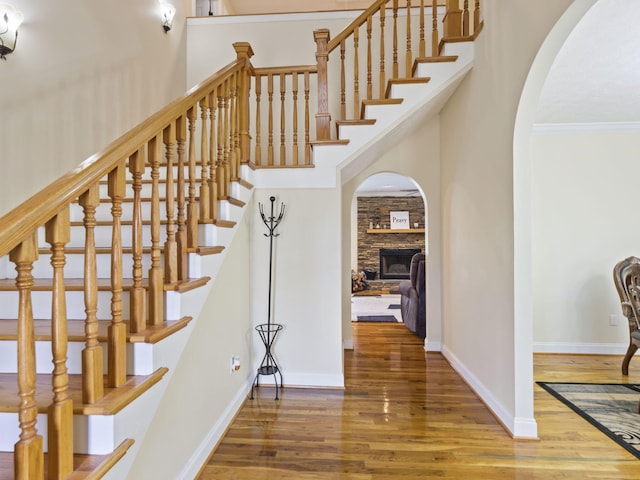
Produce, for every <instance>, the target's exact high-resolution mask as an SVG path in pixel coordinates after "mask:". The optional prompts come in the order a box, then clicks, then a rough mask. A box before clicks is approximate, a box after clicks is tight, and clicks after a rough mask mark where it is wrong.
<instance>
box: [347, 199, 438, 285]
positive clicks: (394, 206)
mask: <svg viewBox="0 0 640 480" xmlns="http://www.w3.org/2000/svg"><path fill="white" fill-rule="evenodd" d="M357 201H358V270H359V271H362V270H375V271H376V272H378V274H377V275H376V279H379V272H380V249H381V248H419V249H421V250H422V252H424V251H425V244H424V242H425V238H426V235H425V233H367V229H368V228H369V222H373V227H374V228H375V227H376V222H377V221H378V220H379V221H380V228H382V227H383V225H385V224H386V226H387V228H389V212H397V211H400V212H404V211H407V212H409V222H410V224H411V228H413V224H414V222H418V224H419V225H418V228H426V227H425V219H424V202H423V200H422V197H420V196H417V197H358V199H357Z"/></svg>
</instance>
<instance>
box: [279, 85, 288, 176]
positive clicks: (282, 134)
mask: <svg viewBox="0 0 640 480" xmlns="http://www.w3.org/2000/svg"><path fill="white" fill-rule="evenodd" d="M286 86H287V81H286V77H285V75H284V73H281V74H280V162H279V163H280V165H281V166H282V165H286V163H287V151H286V147H285V143H284V139H285V130H284V129H285V121H284V119H285V106H284V99H285V93H286Z"/></svg>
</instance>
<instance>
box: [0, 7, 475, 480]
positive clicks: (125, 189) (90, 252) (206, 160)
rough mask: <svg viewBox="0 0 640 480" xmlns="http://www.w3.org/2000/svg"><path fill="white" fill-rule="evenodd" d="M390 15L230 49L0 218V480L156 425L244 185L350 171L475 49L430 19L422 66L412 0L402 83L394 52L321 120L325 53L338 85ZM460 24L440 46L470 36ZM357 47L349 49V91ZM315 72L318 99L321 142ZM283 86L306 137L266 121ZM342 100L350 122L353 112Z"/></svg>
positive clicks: (100, 455) (456, 76)
mask: <svg viewBox="0 0 640 480" xmlns="http://www.w3.org/2000/svg"><path fill="white" fill-rule="evenodd" d="M436 3H437V2H434V7H435V4H436ZM455 3H456V4H457V3H458V2H457V1H456V2H455ZM467 3H468V2H465V10H466V4H467ZM387 4H390V5H392V7H386V5H387ZM476 4H477V9H476V11H477V12H478V13H479V2H476ZM385 8H391V9H392V11H393V13H394V15H393V18H394V22H395V18H396V17H397V14H398V11H399V8H400V7H399V6H398V2H397V0H396V1H393V2H389V1H387V0H378V1H376V2H375V3H374V4H373V5H372V7H371V8H369V9H367V10H366V11H365V12H363V14H362V15H361V16H360V17H359V18H358V19H357V20H356V21H354V22H353V23H352V24H351V25H350V26H349V27H347V29H345V31H344V32H342V33H341V34H339V35H338V36H336V37H335V38H334V40H333V41H331V42H329V41H328V34H327V35H326V36H324V33H322V32H321V34H320V35H316V39H317V40H318V55H317V56H316V58H317V64H316V65H311V66H296V67H276V68H273V69H269V68H263V69H255V68H253V66H252V65H251V62H250V58H251V57H252V55H253V51H252V49H251V46H250V45H248V44H246V43H236V44H234V48H235V49H236V53H237V58H236V60H235V61H233V62H231V63H230V64H229V65H227V66H226V67H225V68H223V69H222V70H221V71H219V72H217V73H216V74H214V75H213V76H211V77H210V78H209V79H207V80H206V81H204V82H202V83H201V84H200V85H198V86H196V87H194V88H193V89H191V90H190V91H189V92H187V94H185V96H184V97H183V98H181V99H178V100H176V101H175V102H173V103H171V104H169V105H167V106H166V107H165V108H163V109H162V110H161V111H160V112H158V113H156V114H155V115H153V116H152V117H150V118H149V119H147V120H146V121H145V122H143V123H142V124H140V125H139V126H137V127H136V128H134V129H133V130H131V131H130V132H127V133H126V134H125V135H123V136H122V137H121V138H120V139H118V140H116V141H115V142H114V143H113V144H111V145H110V146H109V147H107V149H105V151H103V152H100V153H98V154H96V155H94V156H93V157H91V158H90V159H88V160H87V161H85V162H84V163H83V164H82V165H81V166H80V167H79V168H78V169H76V170H74V171H72V172H69V174H68V175H66V176H64V177H62V178H60V179H58V180H57V181H56V182H54V183H52V184H51V185H50V186H49V187H47V188H45V189H44V190H43V191H41V192H40V193H38V194H36V195H35V196H34V197H32V198H31V199H29V200H28V201H27V202H25V203H24V204H23V205H21V206H20V207H18V208H17V209H15V210H14V211H12V212H10V213H9V214H7V215H6V216H5V217H3V218H2V220H1V221H0V225H3V228H2V229H0V303H2V305H3V306H4V308H3V309H1V310H0V430H1V431H2V432H3V435H2V439H0V440H1V441H0V451H3V452H5V453H0V480H3V479H5V478H7V479H8V478H17V479H39V478H48V479H62V478H102V477H103V476H104V475H106V474H107V472H108V471H109V470H110V469H111V468H113V466H114V465H116V464H117V462H118V461H120V460H121V459H122V458H123V457H124V456H125V455H126V453H127V451H130V449H131V447H132V445H134V442H135V441H136V440H137V439H136V436H135V432H134V430H135V429H133V428H130V427H131V425H128V423H130V419H131V418H132V416H137V417H136V418H139V419H140V423H141V424H142V425H144V424H145V422H152V421H153V416H154V408H153V405H154V404H157V398H158V397H159V396H161V395H162V391H163V390H162V388H163V381H164V380H165V378H166V377H167V376H168V373H169V371H170V369H171V368H172V367H173V364H175V363H176V362H177V359H178V358H179V357H180V354H181V351H180V348H179V347H177V346H176V347H175V348H174V347H173V346H172V342H176V345H178V343H179V340H177V337H179V336H180V334H181V333H182V334H184V332H185V331H187V330H188V327H189V325H190V323H191V322H192V321H193V319H194V316H195V315H198V314H199V312H198V311H195V312H191V311H190V310H189V308H185V305H186V304H188V300H185V299H188V296H189V293H190V292H193V291H196V290H198V289H206V288H210V286H211V285H210V284H211V279H212V275H215V273H216V272H212V271H203V268H202V266H201V260H202V259H203V258H205V257H211V256H223V255H224V253H225V248H226V247H228V246H229V245H230V243H231V242H232V239H233V235H234V231H235V228H236V226H237V223H238V221H239V220H240V219H241V218H242V216H243V215H245V210H246V209H245V207H246V205H247V202H248V201H249V200H250V198H251V195H252V189H253V186H254V184H256V183H257V184H258V185H259V186H268V185H270V182H271V181H273V179H277V178H278V176H279V175H285V176H286V175H287V174H288V173H287V172H289V171H292V170H297V171H301V170H302V171H304V172H305V173H306V172H308V175H309V176H310V178H313V177H314V176H315V177H316V178H317V176H318V175H323V174H322V169H329V170H330V169H332V168H333V171H332V172H330V173H329V175H333V176H334V178H335V168H336V165H337V164H338V163H340V162H343V161H345V160H350V159H352V162H351V163H352V164H353V165H354V167H353V168H359V169H360V170H361V169H362V168H363V166H362V165H360V166H358V159H357V157H358V156H360V157H364V155H362V152H363V151H364V149H366V148H369V146H371V145H374V144H375V143H376V142H379V141H384V137H385V136H387V134H388V133H389V132H390V131H392V130H393V129H397V128H401V125H402V122H404V121H405V120H406V118H407V117H408V116H411V115H415V112H416V109H418V108H428V106H429V102H430V101H431V100H430V99H432V98H433V97H434V95H435V96H437V95H439V92H441V91H442V90H445V89H451V88H453V87H452V85H453V84H455V82H457V81H459V80H460V79H461V78H462V76H463V75H464V74H465V73H466V71H468V68H470V63H469V59H468V54H467V53H465V52H462V53H459V52H457V50H456V48H452V49H451V50H452V52H453V53H450V52H448V51H447V47H446V46H445V45H447V42H446V41H445V42H442V43H441V42H438V41H437V40H438V38H440V37H438V32H437V28H435V27H434V29H435V33H434V36H433V37H432V41H433V42H434V45H435V46H434V47H433V48H434V52H436V56H435V57H427V56H425V48H424V19H425V18H427V16H426V14H425V7H424V2H420V5H419V7H417V6H414V7H412V6H411V2H407V6H406V10H407V18H408V19H410V18H411V12H412V11H414V10H416V11H418V12H419V15H420V25H421V28H420V37H421V39H422V41H421V42H420V43H419V44H420V53H419V55H417V56H416V57H415V58H413V56H412V55H411V52H410V49H409V50H408V51H407V52H406V54H405V62H406V64H407V72H406V75H405V77H406V78H403V76H401V75H400V74H398V72H397V63H398V61H397V58H394V64H395V65H396V66H395V68H394V70H395V71H394V73H393V74H392V75H391V76H390V78H388V79H386V78H385V75H382V78H381V79H379V89H376V90H379V92H380V95H379V96H378V97H379V98H375V97H376V95H373V94H372V90H373V89H372V84H371V82H370V81H369V82H368V85H367V88H366V91H367V93H366V95H365V97H366V98H362V99H360V98H359V94H358V89H357V87H356V89H355V90H354V91H352V92H351V93H347V92H346V90H347V87H346V83H345V81H344V80H343V82H342V91H341V92H340V96H341V98H342V99H343V100H342V102H341V105H340V113H338V112H330V111H329V107H328V104H327V103H326V99H327V98H328V97H329V92H328V91H327V88H328V84H329V82H328V79H327V60H326V57H328V55H329V53H330V52H331V51H332V50H334V49H336V51H340V52H341V56H342V62H341V68H342V74H341V76H342V77H343V79H344V77H345V72H344V69H345V62H344V58H345V45H346V43H345V42H346V41H347V40H348V39H349V38H353V36H354V35H355V36H356V38H357V36H358V33H357V32H358V31H359V29H360V28H361V27H364V28H367V31H368V35H367V39H368V40H367V41H368V44H369V50H370V49H371V38H372V35H371V25H372V22H373V20H372V19H373V18H379V17H380V16H382V18H383V19H384V15H385ZM448 8H449V11H450V13H451V18H453V19H454V20H455V21H457V22H458V23H460V24H461V25H462V23H461V22H462V18H463V17H464V15H463V11H462V10H459V9H457V10H456V9H455V8H453V1H451V0H449V1H448ZM458 10H459V13H460V15H458ZM436 11H437V8H434V12H436ZM414 13H415V12H414ZM467 14H468V12H467ZM376 15H377V16H378V17H376ZM436 17H437V12H436V13H433V19H434V20H433V22H434V26H435V22H436V20H435V19H436ZM478 19H479V17H478ZM478 19H477V20H476V24H475V32H476V34H477V32H479V31H480V28H481V23H479V20H478ZM454 20H451V21H452V22H453V21H454ZM410 22H411V20H407V35H411V28H410V27H409V25H410V24H411V23H410ZM380 23H381V25H383V26H384V20H382V21H381V22H380ZM450 28H451V27H450ZM467 28H468V27H467ZM462 29H463V27H460V29H459V32H458V35H453V36H452V37H451V39H453V40H456V42H457V41H459V40H464V41H466V42H469V41H471V40H472V38H471V37H470V36H469V33H468V32H467V33H466V34H464V35H462V33H463V30H462ZM394 32H395V28H394ZM382 37H383V38H384V35H382ZM396 43H397V42H396ZM385 48H386V47H385ZM394 48H395V47H394ZM382 50H384V49H382ZM357 51H358V50H357V40H356V59H355V60H354V61H355V65H356V66H355V71H356V73H355V79H356V80H355V82H356V84H357V81H358V78H359V74H358V68H357V65H358V63H357V62H358V60H357ZM441 52H442V53H443V54H442V55H440V53H441ZM465 55H467V57H465ZM461 56H462V57H464V58H465V59H464V61H463V62H461V61H460V60H459V59H460V58H461ZM369 57H370V55H369ZM347 63H349V62H347ZM367 63H368V65H367V69H366V70H367V72H368V74H367V75H366V76H367V78H369V77H371V76H372V75H371V71H372V67H371V60H370V59H369V60H368V62H367ZM461 64H462V66H461ZM451 65H456V66H455V67H451ZM438 69H442V70H443V72H444V73H440V74H439V73H438ZM311 75H317V86H316V87H317V90H318V91H317V94H316V97H317V99H318V112H319V113H318V115H317V116H316V125H315V126H316V131H315V136H314V135H313V131H312V129H311V128H310V127H309V93H308V92H309V90H310V89H311V86H310V85H311V83H310V76H311ZM287 77H290V78H291V83H290V85H291V86H292V88H293V89H294V92H295V93H293V98H294V99H296V100H294V101H293V104H294V105H295V106H296V108H297V98H298V93H297V92H298V91H297V88H298V87H297V85H298V78H301V79H302V80H301V82H300V83H301V84H304V88H303V90H304V92H305V94H304V95H303V97H304V98H305V101H304V102H301V103H303V104H304V105H300V108H301V109H302V110H301V112H302V113H301V114H300V116H298V113H293V114H292V116H293V118H294V119H299V121H300V122H303V123H306V125H305V127H304V129H302V130H301V133H300V134H298V130H297V127H296V126H289V127H285V118H288V117H285V116H284V115H285V114H284V113H282V115H283V117H282V120H281V127H280V132H274V131H273V128H272V126H273V125H274V123H277V122H274V121H273V108H272V107H273V97H274V92H275V93H276V94H277V93H280V96H281V98H282V106H283V107H282V109H281V110H282V112H284V105H285V100H284V99H285V95H288V94H290V93H291V92H287V91H286V88H285V83H286V82H285V78H287ZM294 78H295V80H294ZM452 78H453V80H452ZM263 81H264V83H265V84H266V88H264V87H263V85H262V84H263ZM251 92H253V93H251ZM261 92H264V93H265V95H262V96H261ZM334 95H336V94H334ZM276 96H277V95H276ZM346 99H350V100H346ZM251 101H255V102H256V103H255V105H250V102H251ZM323 102H325V103H323ZM347 102H351V103H352V109H353V112H354V115H353V116H354V117H356V118H352V119H350V118H348V117H349V115H347V114H346V111H347ZM421 105H426V106H427V107H421ZM429 108H430V107H429ZM261 112H262V113H261ZM295 112H297V110H295ZM332 117H333V118H337V119H338V120H337V121H335V122H334V123H335V125H336V127H335V132H336V134H335V136H333V138H332V136H331V135H330V129H328V128H327V123H326V122H325V120H327V119H329V122H331V118H332ZM261 125H268V129H267V130H266V131H265V129H261ZM293 125H297V123H296V122H293ZM302 132H303V133H302ZM286 134H290V135H292V136H293V140H292V141H289V140H285V135H286ZM278 137H280V139H281V141H280V150H279V151H278V146H277V145H274V140H273V139H274V138H276V139H277V138H278ZM299 137H301V138H303V141H301V142H298V138H299ZM314 137H315V138H314ZM263 139H266V141H263ZM276 143H277V142H276ZM288 145H290V146H291V149H290V150H287V148H288V147H287V146H288ZM336 147H337V148H339V149H341V150H340V154H339V155H336V154H335V152H336V151H335V148H336ZM311 152H313V156H311ZM263 172H268V173H263ZM265 174H266V175H269V180H267V181H265V180H264V179H265V178H266V177H265V176H264V175H265ZM305 181H306V180H305ZM314 181H316V180H310V182H311V183H310V184H313V182H314ZM299 186H300V187H301V188H304V185H303V184H301V185H299ZM156 349H161V350H162V351H163V352H166V351H172V352H173V355H174V357H172V358H174V361H173V364H172V365H169V364H160V363H159V362H161V361H162V362H164V361H165V357H164V356H162V355H156ZM161 358H162V360H160V359H161ZM169 363H171V362H169ZM52 365H53V368H52ZM149 398H154V400H153V401H149V400H148V399H149ZM5 432H9V433H8V434H7V435H5ZM127 432H131V435H130V436H129V435H128V434H127ZM45 439H46V441H45ZM14 444H15V447H14Z"/></svg>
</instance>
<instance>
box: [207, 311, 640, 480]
mask: <svg viewBox="0 0 640 480" xmlns="http://www.w3.org/2000/svg"><path fill="white" fill-rule="evenodd" d="M353 332H354V350H353V351H348V352H346V353H345V381H346V388H345V390H344V391H340V390H321V389H309V390H304V389H293V388H285V389H284V390H283V391H282V396H281V400H280V401H274V399H273V388H269V387H260V391H259V393H258V394H257V397H256V399H255V400H253V401H247V402H246V403H245V405H244V406H243V408H242V409H241V411H240V412H239V414H238V416H237V418H236V419H235V421H234V422H233V424H232V425H231V426H230V428H229V431H228V432H227V434H226V436H225V437H224V438H223V440H222V441H221V443H220V445H219V446H218V448H217V450H216V451H215V453H214V454H213V455H212V457H211V458H210V459H209V461H208V462H207V464H206V465H205V466H204V467H203V469H202V471H201V472H200V476H199V477H198V478H199V479H200V480H213V479H216V480H218V479H234V480H244V479H247V480H249V479H251V480H256V479H263V480H268V479H278V480H294V479H295V480H329V479H332V480H333V479H353V480H371V479H375V480H387V479H388V480H391V479H418V478H420V479H425V478H438V479H456V480H461V479H491V480H496V479H497V480H502V479H518V480H526V479H534V478H535V479H551V480H554V479H563V480H566V479H576V480H577V479H580V480H584V479H599V480H605V479H606V480H614V479H615V480H631V479H634V480H635V479H638V478H640V460H638V459H636V458H635V457H634V456H633V455H631V454H630V453H628V452H627V451H626V450H624V449H623V448H622V447H620V446H618V445H617V444H616V443H615V442H613V441H612V440H610V439H609V438H607V437H606V436H605V435H604V434H602V433H600V432H599V431H598V430H596V429H595V428H594V427H592V426H591V425H590V424H588V423H587V422H586V421H585V420H583V419H582V418H580V417H579V416H578V415H576V414H575V413H573V412H572V411H571V410H569V409H568V408H567V407H565V406H564V405H563V404H561V403H560V402H559V401H558V400H556V399H554V398H553V397H551V396H550V395H549V394H548V393H546V392H545V391H544V390H542V389H541V388H539V387H538V386H535V410H536V419H537V421H538V432H539V437H540V439H539V440H514V439H512V438H511V437H510V436H509V435H508V434H507V433H506V432H505V430H504V429H503V428H502V427H501V426H500V424H499V423H498V422H497V421H496V419H495V418H494V417H493V416H492V414H491V413H489V411H488V410H487V409H486V408H485V406H484V405H483V404H482V403H481V402H480V401H479V400H478V399H477V397H476V396H475V395H474V394H473V392H472V391H471V390H470V389H469V387H468V386H467V385H466V384H465V383H464V382H462V381H461V379H460V378H459V377H458V376H457V374H456V373H455V372H454V371H453V370H452V368H451V367H450V365H449V364H448V363H447V361H446V360H445V359H444V358H443V357H442V356H441V355H440V354H438V353H425V352H424V350H423V349H422V342H421V341H420V340H419V339H418V338H417V337H415V336H413V335H412V334H411V333H410V332H409V331H408V330H407V329H406V327H405V326H404V325H403V324H397V325H396V324H392V323H387V324H375V323H354V324H353ZM621 361H622V358H621V357H618V356H587V355H579V356H578V355H536V356H535V377H536V380H548V381H559V380H567V381H589V382H598V381H606V382H619V381H629V382H637V383H640V358H636V359H634V360H632V362H631V368H630V370H631V375H630V376H629V377H628V378H626V377H623V376H622V375H621V374H620V364H621ZM284 373H285V382H286V371H285V372H284ZM639 421H640V419H639Z"/></svg>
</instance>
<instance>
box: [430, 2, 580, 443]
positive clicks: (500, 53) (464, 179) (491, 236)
mask: <svg viewBox="0 0 640 480" xmlns="http://www.w3.org/2000/svg"><path fill="white" fill-rule="evenodd" d="M569 3H570V2H569V1H568V0H565V1H559V2H545V3H544V4H543V5H541V4H540V3H535V4H534V3H532V2H529V1H526V0H514V1H510V2H499V1H496V0H488V1H487V2H484V3H483V16H484V20H485V29H484V30H483V32H482V34H481V35H480V36H479V37H478V39H477V40H476V42H475V48H476V50H475V52H476V53H475V61H474V67H473V70H472V71H471V73H470V75H469V76H467V77H466V79H465V80H464V81H463V83H462V84H461V86H460V87H459V88H458V90H457V91H456V93H455V94H454V95H453V97H452V98H451V100H450V101H449V103H448V104H447V105H446V106H445V108H444V109H443V111H442V113H441V132H442V136H441V141H442V145H441V148H442V219H443V224H442V228H443V231H442V245H443V255H442V258H443V285H442V291H443V307H442V308H443V318H444V320H443V323H444V332H443V341H444V348H443V350H444V352H445V354H446V356H447V358H449V360H450V361H451V362H452V363H453V365H454V366H455V368H457V369H458V371H460V372H461V373H462V374H463V376H464V377H465V379H466V380H467V381H468V382H469V383H470V384H471V385H472V387H473V388H474V389H475V390H476V391H477V392H478V393H479V394H480V395H481V396H482V397H483V399H484V401H485V402H486V403H487V404H488V405H489V406H490V407H491V408H492V409H493V411H494V412H495V413H496V414H497V415H498V417H499V418H500V419H501V420H502V421H503V423H504V424H505V425H506V426H507V428H508V429H509V430H511V432H513V433H514V434H515V435H522V436H535V435H536V434H537V431H536V428H535V423H534V422H533V402H532V401H531V399H532V395H533V393H532V390H530V391H527V392H524V399H521V400H520V399H519V400H520V401H522V402H523V403H524V404H525V405H526V406H527V408H526V409H525V410H526V411H519V410H518V408H517V405H516V385H519V382H518V380H519V377H520V376H521V375H524V376H526V377H528V379H527V380H526V381H525V382H524V384H525V385H526V386H527V387H525V388H529V387H528V386H531V385H532V382H531V381H530V380H531V378H532V361H531V356H530V355H529V358H528V360H527V359H525V361H524V362H518V363H517V362H516V347H515V329H514V328H515V325H514V273H513V272H514V242H513V238H514V221H513V133H514V124H515V116H516V110H517V107H518V101H519V98H520V94H521V91H522V87H523V84H524V81H525V79H526V77H527V74H528V72H529V68H530V66H531V63H532V61H533V59H534V57H535V55H536V53H537V51H538V49H539V47H540V45H541V43H542V41H543V40H544V39H545V37H546V36H547V34H548V32H549V31H550V29H551V28H552V26H553V24H554V23H555V21H556V20H557V19H558V18H559V17H560V15H561V14H562V13H563V12H564V10H565V9H566V8H567V6H568V4H569ZM507 39H508V40H507ZM462 132H463V134H464V141H461V134H462ZM516 364H517V365H518V370H516V368H515V365H516ZM531 389H532V387H531Z"/></svg>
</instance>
